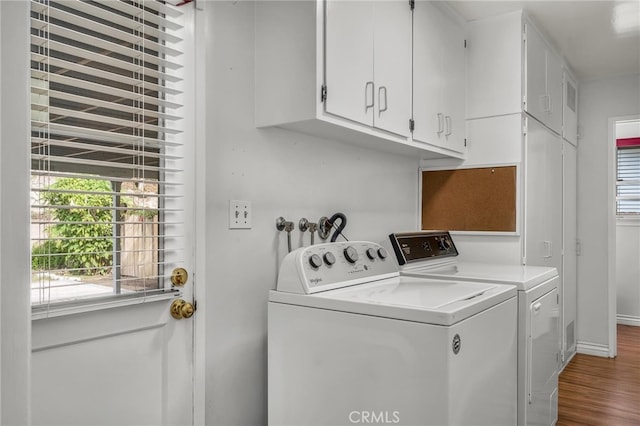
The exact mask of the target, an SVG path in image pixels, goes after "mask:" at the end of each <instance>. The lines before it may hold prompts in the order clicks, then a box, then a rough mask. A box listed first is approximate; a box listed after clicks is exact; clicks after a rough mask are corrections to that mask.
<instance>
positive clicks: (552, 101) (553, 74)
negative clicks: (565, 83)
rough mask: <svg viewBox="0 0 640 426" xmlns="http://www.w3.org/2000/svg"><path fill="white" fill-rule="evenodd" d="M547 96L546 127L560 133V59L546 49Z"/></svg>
mask: <svg viewBox="0 0 640 426" xmlns="http://www.w3.org/2000/svg"><path fill="white" fill-rule="evenodd" d="M546 76H547V95H548V96H549V111H548V113H547V116H548V118H547V122H546V124H547V126H549V128H550V129H551V130H553V131H554V132H556V133H559V134H560V133H562V58H561V57H560V55H558V54H557V53H555V52H554V51H553V50H551V49H547V73H546Z"/></svg>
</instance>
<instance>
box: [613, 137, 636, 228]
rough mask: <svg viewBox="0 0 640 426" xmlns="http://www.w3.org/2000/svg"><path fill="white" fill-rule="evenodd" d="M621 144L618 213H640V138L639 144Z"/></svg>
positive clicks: (617, 197) (621, 214)
mask: <svg viewBox="0 0 640 426" xmlns="http://www.w3.org/2000/svg"><path fill="white" fill-rule="evenodd" d="M619 145H623V146H618V155H617V157H618V158H617V160H618V170H617V185H616V189H617V194H616V206H617V207H616V209H617V214H618V215H619V216H625V215H640V139H638V143H637V144H629V143H627V144H620V143H619ZM624 145H626V146H624Z"/></svg>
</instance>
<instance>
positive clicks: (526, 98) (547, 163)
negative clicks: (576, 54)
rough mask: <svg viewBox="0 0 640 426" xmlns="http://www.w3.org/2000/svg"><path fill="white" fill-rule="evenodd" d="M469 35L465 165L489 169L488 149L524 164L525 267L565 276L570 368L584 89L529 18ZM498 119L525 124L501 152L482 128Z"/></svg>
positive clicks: (508, 18)
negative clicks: (546, 268)
mask: <svg viewBox="0 0 640 426" xmlns="http://www.w3.org/2000/svg"><path fill="white" fill-rule="evenodd" d="M466 30H467V49H466V50H467V55H466V59H467V63H466V66H467V127H468V128H469V129H470V131H469V133H468V135H467V137H468V144H469V146H468V152H467V160H466V162H465V164H474V163H477V164H479V165H482V164H484V165H486V164H487V159H486V155H483V154H482V150H483V147H486V148H487V149H491V151H492V152H494V153H495V155H494V156H493V162H496V163H501V162H503V163H509V162H512V161H514V158H516V159H517V161H518V162H519V164H520V168H521V176H522V180H523V184H522V186H521V191H522V194H521V195H522V197H521V200H522V202H521V204H520V207H521V213H522V215H521V216H520V217H521V218H522V220H523V226H522V227H521V228H520V230H521V231H520V244H521V249H522V253H521V254H522V256H521V259H522V262H523V263H525V264H529V265H541V266H553V267H556V268H557V269H558V273H559V275H560V277H561V280H560V284H559V299H560V306H561V307H562V309H561V312H560V324H561V325H560V334H561V360H562V362H564V363H566V362H567V361H568V360H569V359H570V357H571V356H572V355H573V353H575V320H576V287H577V284H576V263H577V262H576V256H577V253H576V238H577V236H576V149H577V148H576V147H577V140H578V135H577V110H576V105H577V96H578V93H577V85H576V82H575V79H574V78H573V77H572V76H571V72H570V70H569V68H568V66H567V65H566V64H563V62H562V59H561V56H560V55H559V53H558V52H557V51H556V50H555V49H554V48H553V45H552V43H550V42H549V40H548V39H547V38H546V37H545V35H544V33H543V31H542V30H541V29H540V28H539V27H537V26H536V25H535V23H534V22H533V21H532V20H531V19H530V17H528V16H527V14H526V13H525V12H523V11H520V12H513V13H509V14H504V15H501V16H495V17H491V18H487V19H484V20H478V21H473V22H469V23H468V24H467V26H466ZM496 117H503V118H501V120H500V121H502V122H513V123H518V122H519V121H520V120H522V126H521V127H520V128H519V129H518V131H515V130H511V131H512V132H513V134H512V137H511V142H510V144H504V143H503V144H502V145H501V146H496V142H495V140H496V138H495V137H492V136H491V134H493V133H497V132H499V131H500V130H499V129H493V130H491V131H490V132H487V131H486V129H487V127H488V126H482V125H478V124H477V123H478V122H483V121H486V122H487V123H490V122H495V121H496ZM509 117H512V119H508V118H509ZM509 128H510V129H513V128H515V126H510V127H509ZM478 129H485V130H484V131H483V132H477V130H478ZM503 139H504V137H503ZM518 152H519V154H518V155H514V153H516V154H517V153H518ZM480 159H481V160H480ZM467 238H472V237H467ZM512 238H513V237H505V240H507V239H512ZM495 241H497V240H494V241H491V242H490V243H487V244H496V243H495ZM498 244H502V243H498ZM503 245H504V244H503ZM486 249H487V250H490V247H488V246H487V247H486Z"/></svg>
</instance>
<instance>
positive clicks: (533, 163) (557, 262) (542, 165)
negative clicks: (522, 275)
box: [525, 119, 562, 275]
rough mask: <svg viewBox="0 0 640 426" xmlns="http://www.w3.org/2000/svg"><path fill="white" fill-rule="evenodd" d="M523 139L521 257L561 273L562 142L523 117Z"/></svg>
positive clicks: (538, 124)
mask: <svg viewBox="0 0 640 426" xmlns="http://www.w3.org/2000/svg"><path fill="white" fill-rule="evenodd" d="M526 122H527V136H526V141H525V147H526V148H525V149H526V154H525V155H526V157H525V197H526V208H525V210H526V211H525V257H526V263H527V264H528V265H538V266H553V267H555V268H558V274H560V275H561V273H562V143H561V141H560V139H559V137H558V136H556V135H554V134H553V133H551V132H550V131H549V130H548V129H546V128H545V127H543V126H542V125H541V124H540V123H538V122H536V121H535V120H532V119H527V120H526Z"/></svg>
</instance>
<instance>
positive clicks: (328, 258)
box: [322, 251, 336, 266]
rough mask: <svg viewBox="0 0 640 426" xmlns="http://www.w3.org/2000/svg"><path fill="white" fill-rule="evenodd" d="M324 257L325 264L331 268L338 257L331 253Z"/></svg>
mask: <svg viewBox="0 0 640 426" xmlns="http://www.w3.org/2000/svg"><path fill="white" fill-rule="evenodd" d="M322 257H323V259H324V263H326V264H327V265H329V266H331V265H333V264H334V263H336V257H335V256H334V255H333V253H331V252H330V251H328V252H326V253H325V254H324V256H322Z"/></svg>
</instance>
